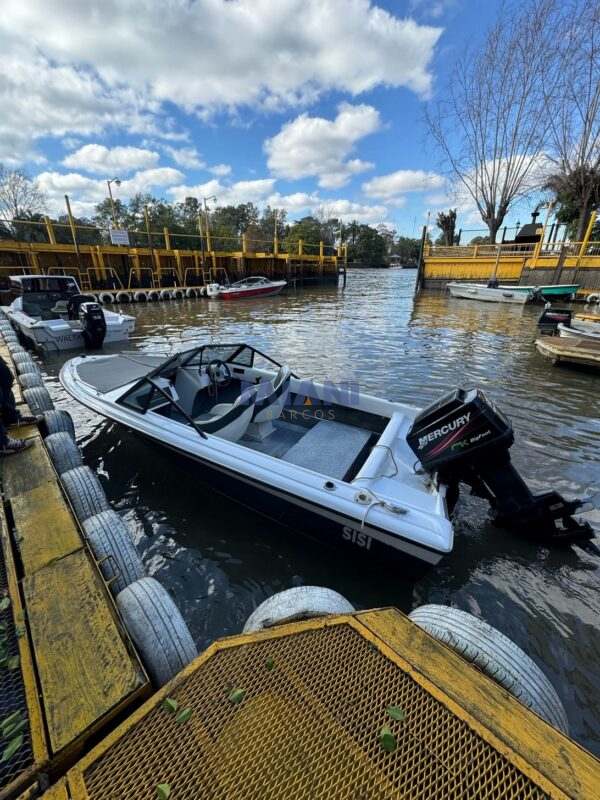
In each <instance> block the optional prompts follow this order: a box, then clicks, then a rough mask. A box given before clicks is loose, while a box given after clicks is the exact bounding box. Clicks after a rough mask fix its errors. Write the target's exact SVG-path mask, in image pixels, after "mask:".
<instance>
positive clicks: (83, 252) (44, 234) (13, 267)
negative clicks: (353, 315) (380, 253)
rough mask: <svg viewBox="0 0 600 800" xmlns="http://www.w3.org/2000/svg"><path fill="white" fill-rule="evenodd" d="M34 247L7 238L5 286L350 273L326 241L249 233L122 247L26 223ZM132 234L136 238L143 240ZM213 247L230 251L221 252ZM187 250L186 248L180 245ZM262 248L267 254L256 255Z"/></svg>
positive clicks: (185, 283) (329, 278)
mask: <svg viewBox="0 0 600 800" xmlns="http://www.w3.org/2000/svg"><path fill="white" fill-rule="evenodd" d="M19 225H21V226H24V227H25V228H26V229H27V230H28V231H29V229H30V228H31V230H30V231H29V235H30V237H31V238H30V240H29V241H18V240H11V239H0V284H1V283H2V279H3V278H4V279H6V277H7V276H8V275H11V274H57V275H73V276H74V277H76V278H77V280H78V283H79V286H80V287H81V289H82V290H84V291H93V290H95V289H115V290H123V291H127V290H135V289H140V288H147V289H162V288H169V287H182V288H189V287H199V286H204V285H205V284H207V283H211V282H213V281H218V282H223V278H224V276H225V275H227V277H228V278H229V279H230V280H231V281H234V280H239V279H241V278H244V277H247V276H252V275H265V276H266V277H269V278H272V279H282V278H283V279H286V280H288V281H295V282H300V283H302V282H306V281H307V282H334V281H337V279H338V275H339V274H343V273H344V272H345V268H346V262H347V248H346V247H345V246H340V247H339V248H333V247H330V246H327V245H325V243H324V242H314V243H309V242H303V241H302V240H300V241H299V242H298V243H297V245H295V246H294V249H293V250H292V251H289V252H288V251H286V250H285V249H284V248H283V246H282V245H281V244H280V243H279V242H278V240H277V239H276V238H275V239H273V240H272V241H269V242H267V241H264V242H248V241H247V239H246V236H244V235H242V236H240V237H238V238H236V239H231V240H226V241H221V242H219V241H218V240H217V241H216V242H213V241H211V239H210V236H209V237H204V238H201V237H199V236H197V235H196V236H194V235H192V234H181V233H177V234H175V233H171V232H169V231H168V230H167V229H164V230H163V231H150V234H149V238H150V241H151V242H153V243H154V244H153V245H148V246H131V247H129V246H121V245H113V244H110V243H109V241H107V232H106V231H102V232H101V231H97V233H98V236H99V239H98V241H99V243H97V244H90V243H85V241H86V240H85V239H83V242H82V241H81V239H82V237H83V235H84V234H86V233H87V234H88V236H89V232H90V229H89V227H88V228H79V227H78V226H76V225H74V226H73V228H72V229H71V228H70V227H69V226H65V225H59V224H57V223H52V222H51V221H50V220H49V219H47V221H46V223H39V222H27V221H24V222H20V223H19ZM62 228H68V229H69V235H71V230H72V241H67V242H62V243H61V242H60V241H57V232H58V229H62ZM140 235H142V234H140V233H139V232H132V239H134V240H135V239H136V238H139V237H140ZM143 236H144V237H146V234H145V233H144V234H143ZM213 244H217V245H218V244H221V245H224V246H227V247H228V249H222V250H221V249H213ZM177 245H179V246H177ZM257 245H259V246H262V247H263V248H264V250H257V249H250V248H251V247H253V248H256V246H257Z"/></svg>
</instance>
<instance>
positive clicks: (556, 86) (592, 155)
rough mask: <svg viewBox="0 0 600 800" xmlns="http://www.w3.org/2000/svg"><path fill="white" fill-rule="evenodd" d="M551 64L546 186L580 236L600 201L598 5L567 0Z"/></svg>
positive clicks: (547, 81) (547, 86)
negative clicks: (550, 166) (552, 192)
mask: <svg viewBox="0 0 600 800" xmlns="http://www.w3.org/2000/svg"><path fill="white" fill-rule="evenodd" d="M558 24H559V27H558V28H557V30H560V36H559V37H557V40H556V42H555V45H554V46H555V52H556V55H555V59H554V61H553V65H552V67H553V68H552V69H549V70H547V71H546V72H545V74H544V82H543V86H544V94H545V101H546V105H547V113H548V121H549V147H548V157H549V159H550V161H551V164H552V174H551V175H550V177H549V178H548V180H547V183H546V185H547V187H548V188H549V189H551V190H552V191H554V193H555V194H556V197H557V200H558V201H559V203H560V205H561V209H560V211H559V218H560V214H561V213H562V220H561V221H563V222H567V223H573V234H574V237H575V239H576V241H581V239H582V238H583V235H584V232H585V229H586V227H587V224H588V220H589V217H590V213H591V211H592V209H593V207H594V206H595V205H597V204H598V203H600V7H599V6H598V4H597V3H589V2H588V0H570V2H567V3H566V4H565V5H564V6H563V8H562V14H561V18H560V20H558Z"/></svg>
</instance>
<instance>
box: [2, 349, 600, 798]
mask: <svg viewBox="0 0 600 800" xmlns="http://www.w3.org/2000/svg"><path fill="white" fill-rule="evenodd" d="M0 355H2V357H3V358H4V359H5V360H6V361H7V363H9V364H12V361H11V357H10V354H9V352H8V350H7V349H5V348H4V347H0ZM13 368H14V365H13ZM15 388H16V398H17V401H18V402H19V403H20V404H22V402H23V396H22V394H21V392H20V390H19V389H18V387H15ZM23 409H24V410H27V409H26V407H25V406H23ZM17 431H18V433H17V435H19V436H21V437H25V438H28V439H31V440H33V442H34V444H33V446H32V447H30V448H29V449H28V450H26V451H24V452H22V453H19V454H17V455H12V456H10V457H9V458H6V459H4V460H2V461H0V481H1V486H2V503H1V504H0V545H1V551H0V596H1V597H2V606H0V608H2V611H1V612H0V622H1V623H2V625H3V626H4V628H3V635H4V636H5V639H6V647H7V658H10V659H12V660H11V661H10V663H8V661H7V664H6V665H4V666H0V733H2V731H8V733H7V735H4V734H2V736H3V738H2V740H1V742H0V744H1V748H0V749H2V750H4V749H5V748H6V747H7V745H8V744H9V743H10V742H14V740H15V738H16V735H15V732H14V726H15V725H17V726H18V735H19V736H22V737H23V739H22V740H21V742H20V744H19V746H18V748H17V749H16V750H15V752H14V755H13V756H11V757H9V758H6V759H5V760H4V761H2V762H0V800H16V799H17V798H18V800H34V799H35V798H40V797H43V798H44V800H152V799H153V798H159V799H160V800H166V799H167V798H169V800H202V798H207V800H208V799H209V798H210V800H236V798H239V800H268V798H271V799H272V800H318V799H319V798H323V800H336V799H339V800H351V799H352V800H358V798H361V799H362V800H372V799H373V800H375V799H377V800H384V798H385V799H387V798H390V800H391V799H392V798H394V799H396V798H397V799H398V800H400V798H402V800H412V799H413V798H414V800H417V798H419V800H434V799H435V800H439V799H440V798H445V799H446V798H455V799H456V800H459V799H460V800H463V798H473V800H475V799H476V800H480V799H482V800H483V799H484V798H488V800H492V799H496V798H498V799H500V798H502V800H512V798H514V800H517V798H518V799H519V800H521V798H535V799H538V798H539V799H540V800H541V798H557V799H558V798H560V799H561V800H565V799H566V798H578V799H581V800H597V797H598V787H599V786H600V761H598V760H597V759H596V758H594V756H592V755H591V754H590V753H588V752H586V751H585V750H584V749H582V748H581V747H579V746H578V745H577V744H576V743H575V742H573V741H572V740H570V739H569V738H568V737H567V736H565V735H563V734H562V733H560V732H558V731H556V730H555V729H554V728H552V727H551V726H550V725H549V724H548V723H547V722H545V721H544V720H542V719H541V718H540V717H538V716H537V715H535V714H534V713H533V712H531V711H529V710H528V709H527V708H525V706H523V705H522V704H521V703H520V702H519V701H517V700H516V699H515V698H514V697H513V696H512V695H511V694H509V693H508V692H507V691H506V690H505V689H503V688H501V687H500V686H499V685H498V684H496V683H495V682H494V681H492V680H491V679H490V678H488V677H487V676H485V675H484V674H483V673H482V672H480V671H479V670H478V669H476V668H475V667H473V666H472V665H470V664H468V663H467V662H466V661H464V660H463V659H462V658H461V657H460V656H459V655H457V654H456V653H455V652H454V651H452V650H450V649H449V648H448V647H446V646H445V645H443V644H441V643H440V642H438V641H437V640H436V639H434V638H433V637H431V636H430V635H429V634H428V633H426V632H425V631H424V630H422V629H421V628H420V627H419V626H417V625H416V624H415V623H413V622H412V621H411V620H410V619H408V618H407V617H406V616H405V615H404V614H402V613H401V612H399V611H397V610H396V609H393V608H388V609H380V610H375V611H365V612H358V613H355V614H349V615H343V616H335V617H326V618H320V619H311V620H307V621H303V622H296V623H292V624H286V625H280V626H278V627H273V628H269V629H267V630H264V631H261V632H258V633H252V634H245V635H240V636H234V637H229V638H225V639H221V640H218V641H217V642H215V643H213V644H212V645H211V646H210V647H209V648H207V650H205V651H204V652H203V653H202V654H201V655H200V656H198V657H197V658H196V659H195V660H194V661H193V662H192V663H191V664H189V665H188V666H187V667H186V668H185V669H183V670H182V671H181V672H180V673H179V674H177V675H176V676H175V678H174V679H173V680H172V681H171V682H170V683H168V684H167V685H166V686H164V687H163V688H162V689H160V690H159V691H158V692H156V693H154V694H152V689H151V686H150V683H149V681H148V678H147V677H146V673H145V672H144V669H143V667H142V665H141V662H140V660H139V658H138V655H137V654H136V652H135V648H134V647H133V645H132V643H131V641H130V640H129V638H128V636H127V633H126V631H125V629H124V627H123V624H122V622H121V620H120V617H119V614H118V612H117V608H116V606H115V604H114V602H113V599H112V595H111V593H110V591H109V588H108V586H107V584H106V582H105V581H104V578H103V577H102V574H101V571H100V569H99V565H98V564H97V562H96V561H95V559H94V558H93V556H92V553H91V550H90V549H89V547H88V543H87V541H86V540H85V539H84V537H83V535H82V531H81V527H80V525H79V523H78V522H77V520H76V518H75V515H74V513H73V509H72V508H71V507H70V504H69V503H68V501H67V500H66V497H65V495H64V493H63V491H62V488H61V482H60V480H59V478H58V476H57V473H56V471H55V470H54V467H53V464H52V462H51V460H50V458H49V454H48V451H47V448H46V445H45V443H44V439H43V438H42V436H41V435H40V433H39V431H38V429H37V427H35V426H29V427H23V428H20V429H17ZM17 656H18V658H16V657H17ZM390 707H391V708H393V709H395V713H394V715H393V716H391V715H390ZM11 716H12V717H13V721H12V722H11V723H10V724H8V722H7V720H9V722H10V717H11ZM11 727H12V729H13V730H12V733H11V732H10V730H11ZM383 730H385V739H384V738H383V733H382V731H383ZM388 732H389V733H388ZM384 744H385V746H384Z"/></svg>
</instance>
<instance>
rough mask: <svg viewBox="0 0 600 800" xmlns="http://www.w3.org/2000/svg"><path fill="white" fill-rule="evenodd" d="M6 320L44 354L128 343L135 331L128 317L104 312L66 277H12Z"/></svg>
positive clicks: (70, 278) (72, 280) (133, 322)
mask: <svg viewBox="0 0 600 800" xmlns="http://www.w3.org/2000/svg"><path fill="white" fill-rule="evenodd" d="M10 282H11V296H12V298H13V300H12V302H11V303H10V305H9V306H8V307H7V308H6V309H5V310H6V316H7V317H8V318H9V320H10V321H11V323H12V325H13V327H14V328H16V329H17V331H19V332H20V333H21V335H22V336H23V337H24V338H25V339H27V340H28V341H29V342H30V343H31V344H32V345H33V347H35V348H37V349H39V350H41V351H42V352H45V353H52V352H56V351H57V350H72V349H75V348H88V349H95V348H98V347H101V346H102V344H103V343H106V344H111V343H114V342H124V341H126V340H127V339H128V338H129V336H130V334H132V333H133V330H134V327H135V318H134V317H132V316H129V315H128V314H120V313H115V312H114V311H108V310H105V309H103V308H102V307H101V306H100V304H99V303H97V301H96V298H95V297H94V296H93V295H87V294H82V293H81V290H80V288H79V286H78V285H77V282H76V280H75V278H72V277H70V276H63V275H11V276H10Z"/></svg>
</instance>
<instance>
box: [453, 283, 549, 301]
mask: <svg viewBox="0 0 600 800" xmlns="http://www.w3.org/2000/svg"><path fill="white" fill-rule="evenodd" d="M446 285H447V287H448V289H449V291H450V294H451V296H452V297H461V298H463V299H466V300H484V301H487V302H489V303H515V304H517V305H524V304H525V303H528V302H530V301H531V300H533V297H534V287H522V286H521V287H516V286H497V287H493V286H486V285H484V284H483V283H457V282H454V281H452V282H450V283H448V284H446Z"/></svg>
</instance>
